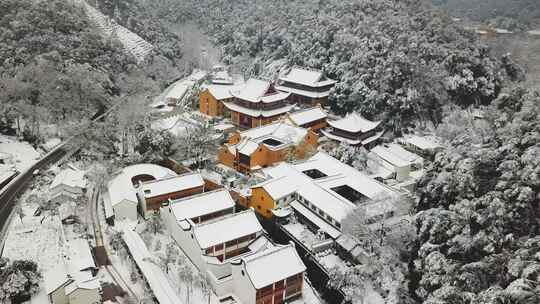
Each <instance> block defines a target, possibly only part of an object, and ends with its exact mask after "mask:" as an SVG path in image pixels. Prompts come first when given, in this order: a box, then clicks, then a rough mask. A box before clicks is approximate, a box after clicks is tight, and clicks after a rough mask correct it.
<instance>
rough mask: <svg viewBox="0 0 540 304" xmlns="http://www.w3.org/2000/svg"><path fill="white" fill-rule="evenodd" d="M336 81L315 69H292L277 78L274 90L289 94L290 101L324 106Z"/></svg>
mask: <svg viewBox="0 0 540 304" xmlns="http://www.w3.org/2000/svg"><path fill="white" fill-rule="evenodd" d="M335 84H336V81H335V80H333V79H329V78H326V77H325V76H324V75H323V72H322V71H320V70H316V69H306V68H301V67H293V68H292V69H290V70H289V72H288V73H287V74H285V75H283V76H281V77H280V78H279V84H278V85H277V86H276V89H278V90H280V91H283V92H287V93H291V101H292V102H294V103H303V104H311V105H316V104H326V103H327V102H328V95H330V90H331V89H332V88H333V87H334V85H335Z"/></svg>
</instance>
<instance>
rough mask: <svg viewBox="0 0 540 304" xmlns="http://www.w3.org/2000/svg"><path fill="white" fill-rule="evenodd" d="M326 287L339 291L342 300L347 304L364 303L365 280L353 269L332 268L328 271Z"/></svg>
mask: <svg viewBox="0 0 540 304" xmlns="http://www.w3.org/2000/svg"><path fill="white" fill-rule="evenodd" d="M328 273H329V278H330V279H329V281H328V283H327V285H328V287H330V288H333V289H335V290H340V291H341V292H343V294H344V295H345V298H344V299H343V301H344V302H347V303H364V298H365V295H366V285H365V279H364V278H363V277H362V276H361V274H360V273H359V271H358V270H357V269H356V268H354V267H351V268H347V269H341V268H339V267H338V266H334V267H332V268H330V269H329V270H328Z"/></svg>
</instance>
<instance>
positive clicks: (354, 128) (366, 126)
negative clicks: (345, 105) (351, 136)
mask: <svg viewBox="0 0 540 304" xmlns="http://www.w3.org/2000/svg"><path fill="white" fill-rule="evenodd" d="M328 124H329V125H330V126H331V127H333V128H335V129H339V130H343V131H346V132H349V133H359V132H362V133H366V132H369V131H371V130H373V129H375V128H377V127H378V126H379V125H380V124H381V122H380V121H371V120H368V119H366V118H364V117H363V116H362V115H360V114H358V113H356V112H352V113H349V114H347V115H346V116H345V117H343V118H341V119H338V120H333V121H332V120H329V121H328Z"/></svg>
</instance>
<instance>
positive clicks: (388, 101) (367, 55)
mask: <svg viewBox="0 0 540 304" xmlns="http://www.w3.org/2000/svg"><path fill="white" fill-rule="evenodd" d="M159 5H161V6H162V7H163V8H166V10H165V9H163V12H164V13H163V14H162V16H161V17H162V18H163V19H165V20H170V21H171V22H179V21H180V22H185V21H187V20H191V21H193V22H198V23H199V24H200V25H201V27H202V28H203V29H204V30H206V31H207V33H208V35H210V36H211V37H213V39H214V41H215V43H216V45H218V46H220V47H222V48H223V50H224V54H225V58H224V59H225V61H226V62H227V63H232V64H237V63H244V62H250V63H252V61H251V60H250V59H255V63H253V64H249V65H247V66H244V69H245V70H246V71H247V72H248V74H254V75H257V74H260V73H261V72H262V68H263V67H264V66H265V65H266V64H268V63H269V61H270V60H278V59H285V60H286V61H287V62H288V63H289V64H290V65H295V64H296V65H303V66H311V67H314V68H321V69H323V70H324V71H325V72H326V74H327V75H328V76H329V77H331V78H335V79H337V80H338V81H339V84H338V85H337V87H336V89H335V92H334V94H332V100H331V102H332V105H333V108H334V110H336V111H337V112H338V113H345V112H349V111H352V110H359V111H361V112H362V113H363V114H365V115H366V116H368V117H370V118H379V119H382V120H383V121H384V122H385V123H386V124H387V126H388V127H389V129H392V130H394V131H395V132H396V133H400V132H401V131H402V130H405V129H406V128H407V127H415V125H417V124H418V123H419V122H420V123H423V122H432V123H434V124H437V123H439V122H440V120H441V113H442V107H443V106H444V105H445V104H447V103H454V104H459V105H462V106H467V105H471V104H489V103H490V102H491V101H492V100H493V99H495V98H496V97H497V95H498V93H499V91H500V89H501V86H502V83H503V82H504V79H505V71H504V69H503V67H502V66H501V63H500V62H499V61H498V60H497V59H496V58H493V57H492V56H490V53H489V51H488V50H487V49H486V48H484V47H482V46H481V45H478V44H477V43H476V41H475V37H474V36H473V35H472V34H470V33H468V32H466V31H464V30H463V29H461V28H459V27H458V26H455V25H454V24H453V23H452V22H451V19H450V18H449V17H448V16H447V15H445V14H443V13H441V12H438V11H435V10H432V9H430V5H429V4H426V3H425V2H424V1H399V2H396V1H390V0H376V1H354V0H346V1H309V0H308V1H262V0H257V1H245V0H237V1H232V2H231V1H209V0H207V1H192V0H186V1H172V0H168V1H160V2H159Z"/></svg>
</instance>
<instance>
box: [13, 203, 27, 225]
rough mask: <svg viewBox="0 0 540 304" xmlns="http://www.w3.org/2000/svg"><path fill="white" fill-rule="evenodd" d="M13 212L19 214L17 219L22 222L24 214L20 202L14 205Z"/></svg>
mask: <svg viewBox="0 0 540 304" xmlns="http://www.w3.org/2000/svg"><path fill="white" fill-rule="evenodd" d="M14 212H15V214H17V216H19V219H20V220H21V224H23V217H24V216H25V214H24V210H23V208H22V207H21V205H20V204H17V205H15V210H14Z"/></svg>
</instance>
